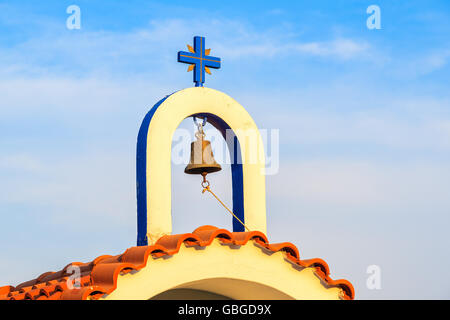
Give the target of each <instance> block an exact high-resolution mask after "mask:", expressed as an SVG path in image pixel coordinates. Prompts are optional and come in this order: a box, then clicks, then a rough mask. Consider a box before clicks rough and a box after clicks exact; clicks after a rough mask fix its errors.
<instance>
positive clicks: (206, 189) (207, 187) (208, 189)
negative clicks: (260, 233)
mask: <svg viewBox="0 0 450 320" xmlns="http://www.w3.org/2000/svg"><path fill="white" fill-rule="evenodd" d="M202 185H203V184H202ZM205 191H208V192H209V193H211V194H212V195H213V196H214V198H216V199H217V201H219V202H220V204H221V205H222V206H223V207H224V208H225V209H227V211H228V212H229V213H231V215H232V216H233V217H235V218H236V220H237V221H239V222H240V223H241V224H242V225H243V226H244V228H245V229H246V230H247V231H248V232H250V229H249V228H247V226H246V225H245V224H244V223H243V222H242V221H241V219H239V218H238V217H236V215H235V214H234V213H233V211H231V210H230V209H228V207H227V206H226V205H225V204H224V203H223V202H222V201H221V200H220V199H219V198H218V197H217V196H216V195H215V193H214V192H212V191H211V189H210V188H209V182H208V185H207V186H206V187H203V191H202V193H205Z"/></svg>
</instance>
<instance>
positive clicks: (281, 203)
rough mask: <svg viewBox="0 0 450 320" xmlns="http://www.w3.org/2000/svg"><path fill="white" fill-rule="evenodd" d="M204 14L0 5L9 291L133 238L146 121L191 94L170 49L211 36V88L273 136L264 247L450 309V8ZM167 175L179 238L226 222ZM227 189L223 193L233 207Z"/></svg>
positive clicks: (1, 233) (2, 261) (4, 262)
mask: <svg viewBox="0 0 450 320" xmlns="http://www.w3.org/2000/svg"><path fill="white" fill-rule="evenodd" d="M203 3H204V2H202V1H190V2H189V6H187V5H186V2H185V1H171V2H170V5H169V4H167V3H164V2H162V1H161V2H156V1H126V2H121V3H119V2H118V1H117V2H112V1H40V2H39V4H38V3H37V2H36V1H20V3H18V2H17V1H0V97H1V98H0V214H1V218H2V222H1V224H0V253H1V254H0V285H6V284H18V283H19V282H21V281H25V280H29V279H31V278H34V277H36V276H38V275H39V274H41V273H43V272H45V271H48V270H59V269H61V268H62V267H64V266H65V265H67V264H68V263H69V262H72V261H88V260H91V259H93V258H94V257H96V256H98V255H101V254H117V253H119V252H121V251H123V250H125V249H126V248H127V247H129V246H132V245H134V244H135V238H136V223H135V215H136V201H135V197H136V195H135V148H136V145H135V144H136V137H137V132H138V129H139V125H140V122H141V121H142V119H143V117H144V115H145V113H146V112H147V111H148V110H149V108H151V106H152V105H153V104H154V103H156V102H157V101H158V100H159V99H161V98H162V97H164V96H165V95H167V94H170V93H172V92H174V91H176V90H180V89H182V88H185V87H190V86H192V82H191V80H192V75H191V74H187V73H186V65H184V64H179V63H177V62H176V53H177V51H178V50H185V49H186V44H187V43H189V44H191V42H192V37H193V36H195V35H202V36H205V37H206V42H207V47H211V48H212V55H215V56H220V57H221V58H222V68H221V69H220V70H213V75H212V76H208V78H207V82H206V85H207V86H208V87H211V88H215V89H218V90H221V91H223V92H225V93H227V94H229V95H230V96H232V97H233V98H235V99H236V100H237V101H239V102H240V103H241V104H242V105H244V106H245V107H246V109H247V110H248V111H249V113H250V114H251V115H252V116H253V118H254V119H255V122H256V123H257V125H258V126H259V127H260V128H262V129H269V130H270V129H279V130H280V171H279V173H278V174H276V175H272V176H268V177H267V180H266V183H267V208H268V236H269V239H270V240H271V241H273V242H277V241H290V242H293V243H294V244H296V245H297V246H298V247H299V249H300V253H301V255H302V257H304V258H313V257H320V258H323V259H324V260H325V261H327V262H328V263H329V265H330V268H331V273H332V277H333V278H336V279H337V278H346V279H348V280H350V281H351V282H352V283H353V284H354V285H355V288H356V294H357V298H368V299H392V298H405V299H408V298H425V299H428V298H446V299H448V298H450V281H449V280H448V279H446V278H445V277H442V276H441V274H438V273H437V271H435V270H447V269H448V268H449V267H450V257H449V256H448V248H447V246H448V243H449V240H448V235H447V233H448V231H447V229H448V226H449V223H450V218H449V217H450V197H449V193H450V165H449V160H450V90H449V87H450V81H449V80H450V79H449V78H450V67H449V65H450V64H449V62H450V38H449V36H448V35H449V34H450V24H449V23H448V21H450V4H449V3H448V2H447V1H315V2H311V1H279V2H277V3H273V2H269V1H266V2H261V1H246V2H245V3H242V1H227V2H226V3H225V2H217V3H212V4H211V3H210V5H209V6H208V7H207V8H205V6H204V4H203ZM71 4H76V5H78V6H79V7H80V8H81V29H80V30H68V29H67V28H66V19H67V17H68V16H69V15H68V14H67V13H66V8H67V7H68V6H69V5H71ZM372 4H376V5H378V6H379V7H380V9H381V29H380V30H369V29H368V28H367V27H366V20H367V18H368V17H369V15H368V14H367V13H366V9H367V7H368V6H369V5H372ZM182 127H184V128H188V129H192V125H191V123H190V122H189V121H186V122H183V123H182ZM225 167H226V166H225ZM225 169H227V168H225ZM172 171H173V178H172V179H173V198H174V199H173V217H174V221H173V222H174V232H177V233H178V232H190V231H192V230H193V229H194V228H196V227H197V226H199V225H203V224H214V225H217V226H221V227H226V228H230V227H231V221H230V219H229V217H228V216H227V215H226V212H224V211H223V210H222V209H221V208H220V207H218V206H217V204H216V203H215V202H214V201H213V200H211V199H208V198H205V197H204V196H202V194H201V192H200V189H198V190H197V189H196V188H197V186H198V181H197V180H196V179H195V178H194V177H186V176H185V175H184V174H183V172H182V171H183V166H181V165H180V166H174V168H173V170H172ZM230 180H231V177H230V174H229V171H228V170H223V171H222V172H220V173H218V174H217V175H216V177H215V181H214V182H213V181H212V183H214V185H215V186H216V190H217V191H218V193H219V194H220V196H221V197H222V198H223V199H224V200H225V201H226V202H228V203H230V202H231V190H230ZM198 208H204V210H198ZM430 261H432V263H431V264H430ZM435 261H439V265H435ZM374 264H375V265H379V266H380V268H381V272H382V273H381V276H382V278H381V284H382V288H381V290H369V289H368V288H367V287H366V279H367V277H368V276H369V275H368V274H367V273H366V269H367V267H368V266H369V265H374Z"/></svg>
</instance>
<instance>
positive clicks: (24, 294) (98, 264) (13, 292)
mask: <svg viewBox="0 0 450 320" xmlns="http://www.w3.org/2000/svg"><path fill="white" fill-rule="evenodd" d="M214 239H219V241H221V242H222V243H226V244H233V245H237V246H241V245H245V244H246V243H247V242H248V241H250V240H252V241H254V242H255V243H257V244H258V245H259V246H260V247H262V248H264V249H265V250H269V251H272V252H278V251H283V252H285V253H286V258H287V259H288V261H289V262H290V263H293V264H296V265H299V266H301V267H312V268H315V269H316V274H317V276H318V277H319V278H320V279H321V281H322V282H323V283H324V284H325V285H327V286H329V287H340V288H342V289H343V291H344V298H345V299H354V296H355V292H354V288H353V286H352V284H351V283H350V282H349V281H347V280H342V279H341V280H333V279H331V278H330V277H329V274H330V270H329V267H328V265H327V263H326V262H325V261H323V260H322V259H309V260H301V259H300V254H299V252H298V249H297V247H296V246H295V245H293V244H292V243H290V242H283V243H275V244H270V243H269V242H268V240H267V237H266V236H265V235H264V234H263V233H261V232H259V231H251V232H230V231H228V230H225V229H219V228H217V227H213V226H202V227H199V228H197V229H195V230H194V231H193V232H192V233H184V234H176V235H166V236H163V237H161V238H160V239H159V240H158V241H157V242H156V243H155V244H154V245H151V246H141V247H131V248H129V249H127V250H126V251H125V252H124V253H123V254H121V255H116V256H110V255H103V256H99V257H97V258H96V259H94V260H93V261H91V262H88V263H81V262H73V263H71V264H68V265H67V266H65V267H64V268H63V269H62V270H60V271H58V272H46V273H43V274H41V275H40V276H39V277H37V278H36V279H33V280H30V281H27V282H24V283H22V284H19V285H18V286H16V287H12V286H4V287H0V300H27V299H29V300H58V299H64V300H80V299H81V300H86V299H99V298H100V297H102V296H103V295H105V294H109V293H111V292H112V291H114V290H115V289H116V287H117V278H118V276H119V274H123V273H127V272H130V271H133V270H139V269H142V268H143V267H145V266H146V265H147V261H148V259H149V256H152V257H155V258H157V257H162V256H165V255H174V254H176V253H178V251H179V250H180V247H181V245H182V244H183V243H184V244H186V245H188V246H201V247H206V246H209V245H210V244H211V243H212V242H213V241H214ZM72 265H74V266H75V265H76V266H78V267H80V272H81V278H80V279H79V282H78V284H76V285H79V288H72V289H70V288H69V287H68V286H67V279H69V276H70V274H69V273H67V269H68V268H69V267H70V266H72Z"/></svg>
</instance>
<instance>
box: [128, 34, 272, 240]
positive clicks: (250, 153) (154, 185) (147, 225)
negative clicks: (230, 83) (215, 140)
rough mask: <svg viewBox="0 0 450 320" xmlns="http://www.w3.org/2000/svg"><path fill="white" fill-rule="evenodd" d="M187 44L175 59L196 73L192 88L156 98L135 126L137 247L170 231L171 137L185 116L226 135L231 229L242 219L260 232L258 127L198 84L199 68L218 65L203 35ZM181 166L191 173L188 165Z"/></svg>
mask: <svg viewBox="0 0 450 320" xmlns="http://www.w3.org/2000/svg"><path fill="white" fill-rule="evenodd" d="M188 48H189V53H188V52H183V51H180V52H179V53H178V60H179V61H180V62H183V63H189V64H190V66H189V67H188V71H191V70H194V72H196V73H194V82H195V85H196V86H195V87H193V88H187V89H183V90H180V91H178V92H175V93H173V94H171V95H168V96H166V97H165V98H163V99H161V100H160V101H159V102H158V103H156V104H155V105H154V106H153V108H152V109H150V111H149V112H148V113H147V115H146V116H145V118H144V120H143V121H142V124H141V127H140V129H139V134H138V139H137V153H136V174H137V181H136V182H137V183H136V184H137V224H138V238H137V244H138V245H139V246H142V245H148V244H153V243H154V241H156V239H158V238H159V237H161V236H163V235H168V234H171V232H172V217H171V145H172V137H173V134H174V132H175V129H176V128H177V127H178V126H179V125H180V123H181V121H183V120H184V119H185V118H188V117H197V118H202V119H204V121H207V122H208V123H210V124H211V125H212V126H214V127H215V128H216V129H217V130H219V132H220V133H221V134H222V136H223V137H224V139H226V142H227V146H228V151H229V152H230V159H231V162H232V163H231V176H232V188H233V190H232V196H233V208H232V211H233V213H234V215H235V216H234V217H233V231H244V226H243V223H245V225H246V226H248V227H249V228H251V229H252V230H257V231H261V232H264V233H265V232H266V194H265V192H266V191H265V158H264V147H263V142H262V138H261V135H260V133H259V130H258V128H257V126H256V124H255V122H254V121H253V119H252V118H251V116H250V115H249V114H248V112H247V111H246V110H245V109H244V107H243V106H241V105H240V104H239V103H238V102H237V101H236V100H234V99H233V98H231V97H230V96H228V95H226V94H225V93H223V92H220V91H217V90H214V89H210V88H206V87H203V84H204V81H205V78H204V72H205V71H206V72H207V73H210V70H209V67H212V68H219V67H220V58H216V57H211V56H209V53H210V50H209V49H206V50H205V49H204V38H202V37H195V38H194V48H192V47H191V46H189V45H188ZM198 50H203V51H198ZM195 70H196V71H195ZM205 119H206V120H205ZM230 133H231V135H230ZM230 136H232V138H230ZM249 138H250V139H249ZM205 142H206V141H205V140H203V142H202V145H201V146H200V145H199V146H200V148H203V143H205ZM195 143H196V142H194V143H193V144H194V146H195ZM203 150H204V149H203ZM250 160H251V161H250ZM186 170H187V171H188V172H189V173H194V171H195V170H194V168H193V167H192V166H191V167H189V165H188V167H187V168H186ZM199 171H200V173H202V171H201V170H199ZM210 172H211V171H210Z"/></svg>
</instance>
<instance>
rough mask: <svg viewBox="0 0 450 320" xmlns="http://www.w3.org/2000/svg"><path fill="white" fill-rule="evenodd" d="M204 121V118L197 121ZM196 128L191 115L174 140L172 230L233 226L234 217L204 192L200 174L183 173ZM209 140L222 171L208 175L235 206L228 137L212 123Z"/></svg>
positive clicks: (176, 133)
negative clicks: (225, 137) (208, 226)
mask: <svg viewBox="0 0 450 320" xmlns="http://www.w3.org/2000/svg"><path fill="white" fill-rule="evenodd" d="M198 121H199V122H201V120H200V119H199V120H198ZM196 131H197V128H196V126H195V125H194V121H193V118H192V116H189V117H187V118H186V119H184V120H183V121H182V122H181V124H180V126H179V127H178V128H177V129H176V131H175V133H174V136H173V139H172V168H171V179H172V229H173V231H172V232H173V233H175V234H176V233H185V232H186V230H194V229H196V228H197V227H198V226H199V225H214V226H217V227H220V228H225V229H227V230H231V229H232V216H231V215H230V214H229V213H228V212H227V211H226V210H225V209H224V208H223V207H222V206H221V205H220V203H218V202H217V200H216V199H214V198H213V197H212V196H211V195H210V194H209V193H202V186H201V181H202V177H201V176H200V175H190V174H186V173H184V169H185V167H186V165H187V164H188V163H189V160H190V159H189V157H190V153H191V142H193V141H195V140H196V138H195V136H194V134H195V132H196ZM204 131H205V133H206V137H205V139H206V140H209V141H210V142H211V147H212V151H213V154H214V158H215V160H216V161H217V163H219V164H220V165H221V167H222V170H221V171H219V172H215V173H211V174H209V175H208V176H207V179H208V181H210V183H211V188H212V190H214V192H215V193H216V194H217V195H218V196H219V197H220V198H221V200H222V201H223V202H224V203H225V204H226V205H227V206H228V207H230V209H232V205H233V198H232V179H231V176H232V174H231V168H230V161H229V152H228V147H227V145H226V142H225V140H224V139H223V137H222V134H221V133H220V131H218V130H217V129H216V128H215V127H214V126H213V125H211V124H210V123H209V122H207V123H206V125H205V127H204Z"/></svg>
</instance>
